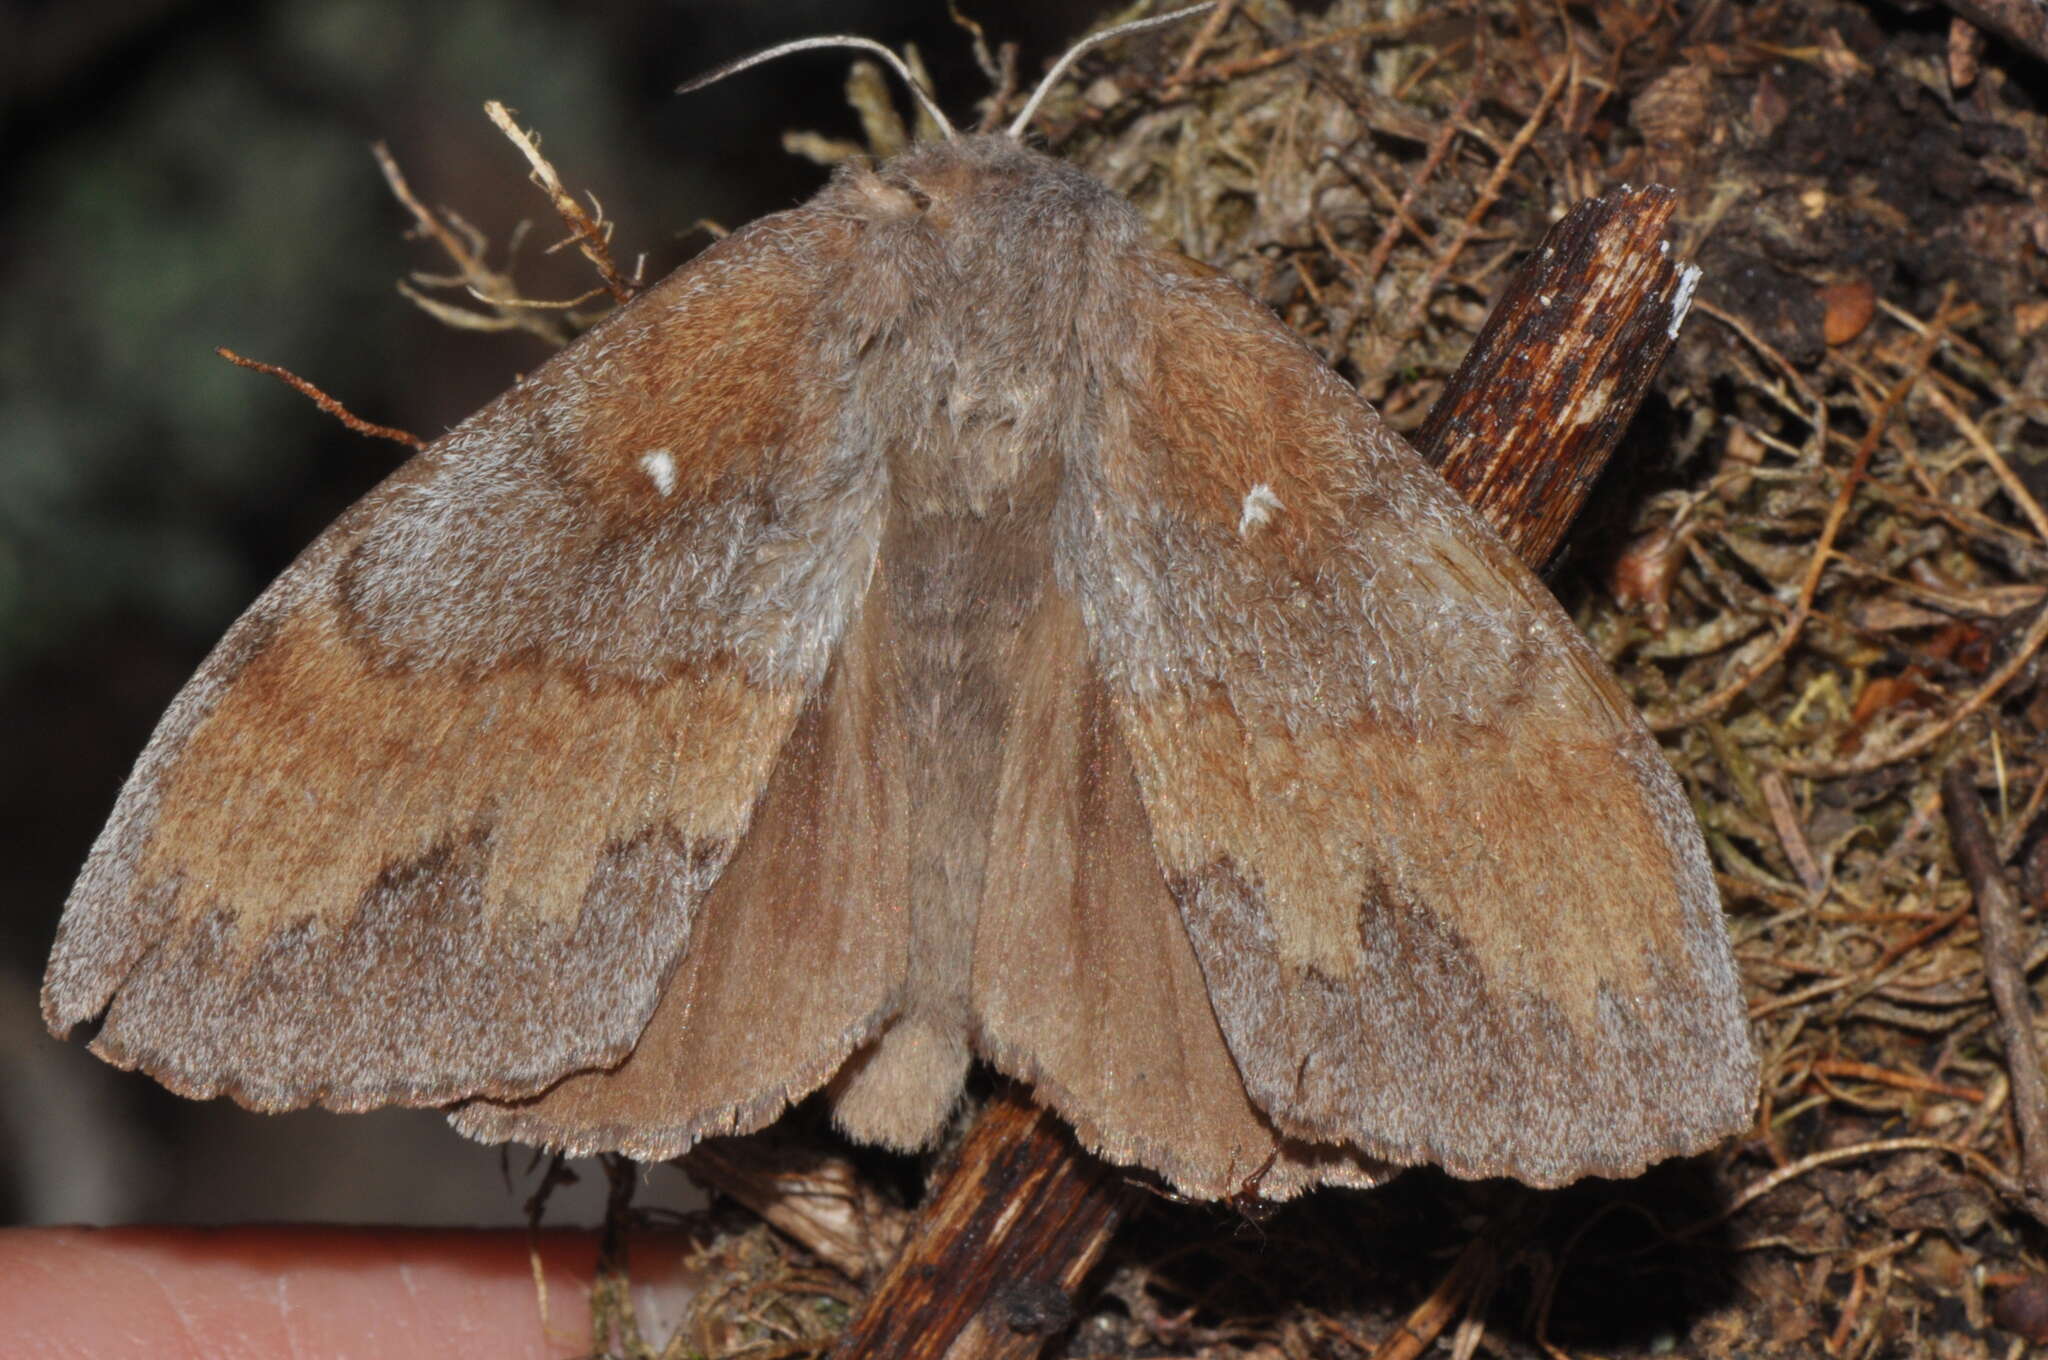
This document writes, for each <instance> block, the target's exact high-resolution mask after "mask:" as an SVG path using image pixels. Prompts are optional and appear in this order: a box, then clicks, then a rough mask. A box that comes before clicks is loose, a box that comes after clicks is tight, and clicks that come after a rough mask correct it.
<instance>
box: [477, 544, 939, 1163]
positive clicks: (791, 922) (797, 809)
mask: <svg viewBox="0 0 2048 1360" xmlns="http://www.w3.org/2000/svg"><path fill="white" fill-rule="evenodd" d="M894 626H895V624H894V620H893V619H892V618H891V617H890V614H889V597H888V592H887V591H886V590H885V589H884V588H883V585H882V581H881V579H880V578H879V577H877V579H876V582H875V585H874V587H873V588H871V589H870V590H869V592H868V596H867V599H866V601H865V602H864V603H863V604H862V606H861V610H860V614H859V616H858V617H857V618H856V619H855V621H854V622H853V624H852V625H851V627H850V628H849V630H848V632H847V635H846V637H845V638H844V639H843V640H842V642H841V644H840V649H839V653H838V655H837V656H836V657H835V658H834V660H833V663H832V670H831V673H830V674H829V676H828V677H827V679H826V681H825V685H824V687H823V689H822V690H821V691H820V692H819V693H818V694H817V695H816V696H815V697H814V698H813V699H812V701H811V702H810V704H809V705H808V706H807V707H806V708H805V710H804V714H803V717H802V718H801V719H800V720H799V721H798V723H797V727H796V730H795V731H794V732H792V733H791V734H790V737H789V740H788V742H787V743H786V744H785V745H784V747H783V752H782V757H781V759H780V760H779V761H778V762H777V764H776V767H775V772H774V774H773V775H772V776H771V777H770V778H769V781H768V787H767V790H766V792H764V793H763V794H762V797H761V802H760V806H759V807H758V808H757V809H756V811H755V813H754V819H753V822H752V824H751V825H750V826H749V827H748V830H747V835H746V839H745V840H744V841H742V842H741V844H740V848H739V850H738V852H737V853H736V854H735V855H734V856H733V858H732V862H731V863H729V864H727V865H726V867H725V872H724V873H723V874H722V875H721V876H720V878H719V880H718V882H717V883H716V884H715V885H713V887H712V888H711V890H710V892H709V893H708V894H706V895H705V898H704V902H703V905H702V906H701V907H700V908H699V910H698V913H697V919H696V922H695V927H694V929H693V930H692V932H691V937H690V948H689V950H688V952H687V953H686V954H684V956H683V959H682V961H681V963H680V964H678V965H677V967H676V970H675V973H674V974H673V976H672V977H671V978H670V980H669V983H668V986H667V987H666V989H664V991H663V992H662V995H661V1000H660V1003H659V1004H658V1005H656V1007H655V1008H654V1015H653V1018H652V1019H650V1020H649V1021H648V1022H647V1028H646V1029H645V1030H644V1031H642V1032H641V1035H640V1040H639V1042H638V1043H637V1044H636V1045H635V1046H634V1048H633V1051H632V1052H631V1053H630V1054H628V1055H627V1057H626V1059H625V1061H623V1062H621V1063H620V1064H619V1065H618V1066H616V1067H613V1068H609V1069H600V1070H595V1071H588V1072H579V1073H576V1074H574V1075H572V1076H570V1077H568V1078H567V1079H565V1080H564V1081H562V1082H560V1083H559V1084H557V1085H556V1086H554V1087H552V1088H550V1089H549V1090H548V1091H546V1092H545V1093H544V1094H542V1095H540V1096H537V1097H535V1098H533V1099H530V1100H523V1101H511V1102H505V1101H494V1100H477V1101H472V1102H470V1103H468V1104H466V1105H464V1106H462V1107H461V1108H459V1109H458V1110H457V1111H456V1112H455V1115H454V1122H455V1126H456V1127H457V1128H458V1129H460V1130H462V1131H463V1132H464V1133H466V1134H469V1135H470V1136H471V1137H473V1138H479V1139H482V1140H484V1141H486V1142H503V1141H517V1142H522V1143H533V1144H536V1145H539V1146H543V1147H550V1148H555V1149H559V1150H562V1151H566V1152H569V1153H571V1154H572V1155H581V1154H584V1153H589V1152H597V1151H619V1152H624V1153H627V1154H628V1155H630V1156H632V1157H635V1158H638V1159H639V1160H641V1161H648V1162H654V1161H666V1160H668V1159H669V1158H671V1157H676V1156H680V1155H681V1154H682V1153H684V1152H686V1151H688V1150H689V1148H690V1147H692V1146H693V1145H694V1144H695V1143H696V1142H697V1141H698V1140H699V1139H702V1138H708V1137H716V1136H720V1135H724V1134H735V1133H751V1132H753V1131H754V1130H755V1129H758V1128H761V1127H762V1126H763V1125H765V1124H767V1123H768V1122H769V1121H771V1120H772V1119H774V1118H775V1117H776V1115H778V1114H780V1113H781V1112H782V1109H783V1107H784V1106H786V1105H787V1104H789V1103H790V1102H791V1101H792V1100H794V1099H796V1098H797V1097H800V1096H802V1095H804V1094H806V1093H807V1092H809V1091H811V1090H813V1089H815V1088H816V1087H818V1086H820V1085H822V1084H823V1083H824V1082H825V1081H826V1079H827V1078H829V1077H830V1076H831V1075H832V1074H833V1072H834V1071H836V1070H837V1069H838V1068H839V1066H840V1064H841V1063H842V1062H844V1061H845V1059H846V1056H847V1055H848V1054H849V1053H850V1052H852V1051H853V1049H854V1047H855V1046H856V1045H857V1044H859V1043H860V1042H862V1041H863V1040H865V1039H866V1038H867V1037H868V1036H869V1035H870V1034H871V1033H873V1032H874V1031H875V1029H876V1028H877V1027H878V1025H879V1023H880V1021H881V1020H882V1019H884V1018H886V1017H887V1016H888V1015H889V1014H892V1013H893V1012H894V1010H895V1007H896V1002H897V999H898V998H897V995H896V994H897V992H898V991H900V984H901V980H902V978H903V975H904V970H905V966H906V961H907V952H908V950H909V940H910V929H909V913H908V911H907V910H906V909H905V908H906V904H907V902H908V899H909V892H910V885H909V868H910V851H909V839H908V830H909V814H908V808H907V795H906V789H905V784H904V778H903V768H904V763H903V755H902V739H903V733H902V727H901V723H900V722H899V721H898V715H897V710H896V707H895V705H894V703H893V702H892V700H893V696H895V695H896V694H897V693H898V677H897V675H896V666H895V660H894V656H893V653H892V648H891V647H890V632H891V630H892V628H893V627H894Z"/></svg>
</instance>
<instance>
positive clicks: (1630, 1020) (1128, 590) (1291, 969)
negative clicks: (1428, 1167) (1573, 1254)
mask: <svg viewBox="0 0 2048 1360" xmlns="http://www.w3.org/2000/svg"><path fill="white" fill-rule="evenodd" d="M1133 267H1134V268H1136V269H1139V270H1140V271H1141V272H1142V273H1143V274H1144V276H1145V277H1143V278H1142V279H1141V280H1140V286H1139V287H1138V288H1137V290H1136V296H1139V297H1141V298H1143V299H1145V302H1144V303H1143V304H1142V305H1141V308H1140V311H1139V314H1138V316H1137V317H1136V320H1135V324H1136V328H1137V335H1138V336H1139V339H1138V342H1137V343H1136V344H1135V345H1134V346H1133V347H1132V359H1131V361H1130V366H1129V368H1128V370H1127V371H1126V372H1125V373H1124V374H1123V375H1121V376H1122V382H1121V384H1120V386H1119V387H1118V388H1117V389H1115V391H1114V393H1113V394H1112V396H1111V397H1110V400H1109V403H1108V413H1107V416H1106V419H1105V433H1104V438H1103V439H1102V441H1101V445H1100V454H1099V458H1098V459H1097V460H1096V461H1095V462H1094V463H1092V464H1086V463H1084V464H1081V465H1070V467H1069V469H1068V474H1067V475H1068V483H1067V487H1066V490H1065V493H1064V495H1065V498H1066V499H1065V501H1064V503H1063V506H1062V510H1061V514H1062V521H1061V524H1060V526H1059V528H1058V529H1057V531H1056V542H1057V544H1058V545H1059V547H1058V553H1059V557H1058V560H1057V571H1058V574H1059V576H1060V577H1061V579H1062V580H1064V581H1067V582H1071V583H1072V585H1073V589H1074V591H1075V594H1076V598H1077V601H1078V603H1079V605H1080V608H1081V612H1082V615H1083V618H1084V620H1085V622H1086V626H1087V632H1088V636H1089V639H1090V642H1091V645H1092V649H1093V654H1094V656H1095V659H1096V663H1097V667H1098V670H1099V672H1100V674H1101V676H1102V680H1103V682H1104V684H1105V686H1106V688H1107V691H1108V694H1109V698H1110V702H1111V704H1112V706H1113V707H1114V709H1115V711H1116V713H1117V716H1118V722H1119V727H1120V730H1121V732H1122V735H1123V737H1124V739H1125V741H1126V743H1127V744H1128V749H1129V751H1130V755H1131V758H1132V763H1133V766H1134V768H1135V771H1136V775H1137V783H1138V787H1139V789H1140V791H1141V793H1142V797H1143V802H1144V807H1145V811H1146V813H1147V815H1148V817H1149V821H1150V824H1151V829H1152V833H1153V844H1154V847H1155V849H1156V851H1157V854H1158V858H1159V864H1160V867H1161V869H1162V870H1163V872H1164V875H1165V880H1166V883H1167V885H1168V887H1169V889H1170V891H1171V892H1172V894H1173V897H1174V898H1175V900H1176V901H1177V902H1178V904H1179V906H1180V911H1181V916H1182V919H1183V921H1184V922H1185V924H1186V928H1187V932H1188V934H1189V937H1190V938H1191V939H1192V941H1193V945H1194V952H1195V955H1196V957H1197V958H1198V959H1199V961H1200V964H1201V970H1202V974H1203V977H1204V978H1205V980H1206V983H1207V989H1208V995H1209V999H1210V1001H1211V1002H1212V1004H1213V1005H1214V1007H1215V1012H1216V1017H1217V1019H1218V1021H1219V1022H1220V1025H1221V1028H1222V1031H1223V1035H1224V1037H1225V1039H1226V1040H1227V1042H1228V1044H1229V1049H1230V1053H1231V1056H1232V1057H1233V1058H1234V1059H1235V1061H1236V1066H1237V1069H1238V1071H1239V1072H1240V1074H1241V1075H1242V1076H1243V1079H1244V1083H1245V1086H1246V1089H1247V1090H1248V1091H1249V1092H1250V1095H1251V1099H1252V1101H1253V1103H1254V1104H1255V1105H1257V1106H1258V1107H1259V1108H1260V1109H1261V1110H1262V1111H1263V1112H1264V1113H1265V1114H1266V1115H1267V1116H1269V1117H1270V1118H1271V1119H1272V1120H1273V1122H1274V1123H1275V1124H1276V1125H1277V1126H1278V1127H1279V1128H1280V1129H1281V1130H1282V1131H1284V1132H1286V1133H1288V1134H1290V1135H1293V1136H1295V1137H1299V1138H1303V1139H1308V1140H1312V1141H1317V1142H1340V1143H1345V1144H1349V1145H1351V1146H1354V1147H1356V1148H1358V1149H1360V1150H1362V1151H1364V1152H1365V1153H1367V1154H1370V1155H1372V1156H1375V1157H1382V1158H1385V1159H1387V1160H1389V1161H1394V1162H1403V1163H1406V1162H1433V1163H1437V1164H1440V1165H1442V1166H1443V1167H1445V1168H1446V1169H1448V1170H1450V1171H1452V1172H1454V1173H1456V1174H1459V1175H1466V1176H1490V1175H1511V1176H1516V1177H1519V1178H1521V1179H1523V1180H1526V1181H1530V1182H1533V1183H1538V1184H1552V1183H1559V1182H1563V1181H1568V1180H1571V1179H1573V1178H1575V1177H1578V1176H1581V1175H1586V1174H1605V1175H1626V1174H1633V1173H1634V1172H1636V1171H1637V1170H1640V1169H1641V1168H1642V1167H1643V1166H1644V1165H1645V1164H1646V1162H1648V1161H1650V1160H1652V1159H1655V1158H1658V1157H1663V1156H1667V1155H1673V1154H1679V1153H1685V1152H1690V1151H1696V1150H1698V1149H1699V1148H1701V1147H1703V1146H1705V1145H1707V1144H1709V1143H1711V1142H1712V1141H1714V1140H1716V1139H1718V1138H1720V1137H1722V1136H1724V1135H1726V1134H1727V1133H1729V1132H1731V1131H1733V1130H1735V1129H1737V1128H1739V1127H1741V1126H1742V1125H1743V1123H1744V1122H1745V1121H1746V1119H1747V1118H1748V1114H1749V1111H1750V1109H1751V1106H1752V1104H1753V1101H1754V1097H1755V1091H1756V1063H1755V1059H1754V1056H1753V1054H1752V1051H1751V1048H1750V1045H1749V1042H1748V1038H1747V1034H1746V1025H1745V1020H1744V1012H1743V1008H1742V1004H1741V998H1740V994H1739V990H1738V987H1737V981H1736V976H1735V971H1734V967H1733V960H1732V957H1731V953H1730V950H1729V946H1728V942H1727V937H1726V933H1725V928H1724V926H1723V923H1722V920H1721V916H1720V908H1719V897H1718V894H1717V892H1716V890H1715V886H1714V880H1713V875H1712V872H1711V868H1710V865H1709V863H1708V860H1707V857H1706V853H1705V847H1704V845H1703V843H1702V841H1701V838H1700V833H1699V831H1698V829H1697V826H1696V824H1695V822H1694V819H1693V816H1692V813H1691V810H1690V808H1689V807H1688V805H1687V802H1686V799H1685V797H1684V794H1683V791H1682V789H1681V788H1680V786H1679V784H1678V782H1677V780H1676V779H1675V777H1674V776H1673V774H1672V772H1671V770H1670V768H1669V766H1668V765H1667V764H1666V763H1665V761H1664V758H1663V756H1662V754H1661V753H1660V752H1659V751H1658V749H1657V747H1656V745H1655V743H1654V741H1653V740H1652V738H1651V737H1650V735H1649V733H1648V731H1647V729H1646V728H1645V727H1644V725H1643V724H1642V722H1641V720H1640V718H1639V717H1638V715H1636V713H1635V712H1634V711H1633V709H1632V708H1631V707H1630V705H1629V704H1628V702H1627V700H1626V699H1625V697H1624V696H1623V695H1622V694H1621V693H1620V691H1619V690H1618V688H1617V687H1616V685H1615V684H1614V682H1613V679H1612V677H1611V676H1610V675H1609V673H1608V672H1607V671H1606V668H1605V667H1604V666H1603V665H1602V664H1601V662H1600V661H1599V659H1598V658H1597V657H1596V656H1595V655H1594V654H1593V652H1592V651H1591V649H1590V648H1589V647H1588V646H1587V645H1586V643H1585V641H1584V639H1583V638H1582V637H1581V636H1580V635H1579V634H1578V632H1577V630H1576V629H1575V628H1574V627H1573V625H1572V623H1571V620H1570V619H1569V618H1568V617H1567V616H1566V615H1565V614H1564V612H1563V611H1562V610H1561V609H1560V608H1559V607H1558V605H1557V604H1556V602H1555V601H1554V600H1553V599H1552V598H1551V597H1550V596H1549V594H1548V592H1546V591H1545V590H1544V588H1543V587H1542V585H1541V584H1540V583H1539V582H1538V581H1536V579H1535V578H1534V577H1533V576H1532V575H1531V573H1530V572H1529V571H1528V570H1527V569H1526V568H1525V567H1524V566H1523V565H1522V564H1521V563H1520V562H1519V561H1518V560H1517V559H1516V558H1515V557H1514V555H1513V554H1512V553H1511V552H1509V551H1508V550H1507V548H1506V547H1505V546H1504V545H1502V544H1501V543H1500V541H1499V540H1498V538H1497V537H1496V536H1495V535H1494V534H1493V532H1492V531H1491V530H1490V529H1488V528H1487V527H1486V526H1485V525H1484V524H1482V523H1481V522H1480V521H1479V519H1478V517H1477V516H1476V515H1474V514H1473V513H1472V512H1471V511H1470V510H1469V509H1468V508H1467V507H1466V506H1465V505H1464V504H1463V503H1462V502H1460V501H1459V500H1458V498H1457V497H1456V496H1455V494H1454V493H1452V492H1451V491H1450V490H1449V489H1448V488H1447V487H1446V486H1445V485H1444V484H1443V483H1442V482H1441V480H1440V479H1438V478H1437V477H1436V476H1435V475H1434V474H1433V473H1431V472H1430V471H1428V470H1427V469H1426V468H1425V467H1424V466H1423V465H1422V464H1421V462H1420V461H1419V460H1418V459H1417V457H1416V455H1415V454H1414V453H1413V451H1412V450H1410V449H1409V448H1408V447H1407V445H1406V444H1405V443H1403V442H1402V441H1401V440H1400V439H1399V438H1398V437H1397V436H1395V435H1393V434H1392V433H1390V432H1388V431H1387V430H1386V429H1385V428H1384V427H1383V426H1382V425H1381V424H1380V422H1379V420H1378V417H1377V416H1376V415H1375V414H1374V413H1373V412H1372V411H1371V410H1370V408H1368V407H1367V406H1366V405H1365V404H1364V403H1363V402H1362V401H1360V400H1359V398H1358V397H1357V396H1356V394H1355V393H1353V392H1352V391H1351V390H1350V389H1349V388H1348V387H1347V386H1346V385H1345V384H1344V383H1343V382H1342V381H1341V380H1340V379H1339V378H1337V377H1336V375H1334V374H1333V373H1331V372H1330V371H1329V370H1328V369H1327V368H1326V367H1324V366H1323V365H1322V364H1321V363H1320V362H1318V361H1317V360H1316V359H1315V358H1314V356H1313V355H1312V354H1310V353H1309V351H1308V350H1307V349H1306V348H1305V347H1304V346H1303V345H1302V344H1301V343H1300V342H1299V341H1298V340H1296V339H1295V338H1294V337H1293V336H1292V335H1291V334H1289V333H1288V332H1287V331H1286V330H1285V329H1284V328H1282V327H1281V326H1280V325H1278V323H1277V322H1276V321H1275V320H1274V319H1273V318H1272V316H1271V315H1270V314H1269V313H1267V312H1266V311H1265V309H1264V308H1263V307H1261V306H1260V305H1259V304H1258V303H1257V302H1256V301H1254V300H1253V299H1252V298H1250V297H1249V296H1248V295H1246V294H1245V293H1244V292H1243V291H1242V290H1240V289H1239V288H1237V287H1236V286H1235V285H1234V284H1232V283H1230V282H1229V281H1228V280H1227V279H1224V278H1222V277H1221V276H1219V275H1216V274H1214V273H1213V272H1211V271H1206V270H1204V269H1202V268H1201V267H1200V266H1194V265H1190V264H1188V263H1187V262H1185V261H1180V260H1177V259H1169V258H1168V257H1166V256H1165V255H1164V254H1163V253H1162V254H1159V255H1156V256H1150V257H1146V258H1144V259H1143V260H1142V261H1140V262H1138V263H1137V264H1135V265H1134V266H1133Z"/></svg>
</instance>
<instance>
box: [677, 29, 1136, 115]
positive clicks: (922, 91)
mask: <svg viewBox="0 0 2048 1360" xmlns="http://www.w3.org/2000/svg"><path fill="white" fill-rule="evenodd" d="M1126 27H1128V25H1126ZM816 47H857V48H859V49H860V50H862V51H863V52H873V53H874V54H875V55H876V56H878V57H880V58H881V59H882V60H883V61H886V62H888V63H889V65H890V66H892V67H894V68H895V71H896V74H897V75H899V76H901V77H903V83H904V84H905V85H908V86H909V87H910V94H911V97H912V98H913V99H915V100H917V102H918V104H919V106H920V107H922V108H923V109H924V111H925V112H926V113H928V114H930V115H931V118H932V121H933V122H934V123H937V124H938V125H939V127H940V129H941V130H943V131H944V132H945V134H946V140H947V141H949V142H950V141H952V140H953V139H954V138H955V137H957V136H959V135H960V134H959V133H957V132H955V131H954V130H953V124H952V123H951V122H949V121H948V120H947V118H946V115H945V112H944V111H943V110H942V109H940V108H939V101H938V100H936V99H934V98H933V97H932V92H931V91H930V90H927V89H926V88H925V87H924V85H923V83H922V82H920V81H919V80H918V78H917V77H916V75H914V74H913V73H912V72H911V69H910V67H909V66H908V65H906V64H905V63H904V60H903V58H901V57H899V56H897V55H896V54H895V53H894V52H892V51H890V50H889V49H888V48H886V47H884V46H882V44H880V43H878V42H876V41H875V40H874V39H873V38H856V37H854V36H852V35H851V34H846V33H831V34H825V35H823V36H820V37H816V38H796V39H793V40H792V41H790V42H786V43H777V44H776V45H775V46H773V47H768V48H763V49H762V50H761V51H759V52H756V53H754V54H753V55H751V56H745V57H738V58H735V59H734V60H732V61H729V62H727V63H725V65H723V66H714V67H713V68H712V69H710V70H709V71H706V72H705V73H704V74H703V75H701V76H697V77H695V78H694V79H691V80H686V81H684V82H683V83H682V84H680V85H678V86H676V93H677V94H693V93H695V92H696V91H698V90H701V89H703V88H704V87H705V86H706V85H716V84H717V83H718V82H719V81H721V80H724V79H725V78H726V77H727V76H732V75H738V74H739V73H740V72H741V71H744V70H746V69H747V68H748V67H750V66H759V65H760V64H761V63H762V62H764V61H773V60H775V59H776V58H777V57H786V56H788V55H789V54H790V53H792V52H808V51H810V50H811V49H812V48H816Z"/></svg>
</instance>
